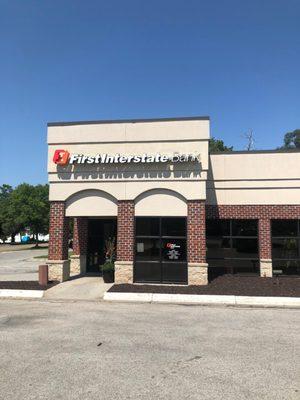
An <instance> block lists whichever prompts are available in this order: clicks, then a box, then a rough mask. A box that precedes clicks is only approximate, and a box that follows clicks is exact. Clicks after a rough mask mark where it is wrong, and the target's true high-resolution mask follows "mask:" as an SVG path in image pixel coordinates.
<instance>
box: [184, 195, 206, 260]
mask: <svg viewBox="0 0 300 400" xmlns="http://www.w3.org/2000/svg"><path fill="white" fill-rule="evenodd" d="M187 205H188V216H187V259H188V262H190V263H205V262H206V233H205V219H206V218H205V202H204V201H201V200H189V201H188V202H187Z"/></svg>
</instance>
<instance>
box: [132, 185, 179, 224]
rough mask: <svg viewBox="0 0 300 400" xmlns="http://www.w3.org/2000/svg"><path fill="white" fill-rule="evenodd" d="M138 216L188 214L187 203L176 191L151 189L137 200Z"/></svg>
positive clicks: (136, 211)
mask: <svg viewBox="0 0 300 400" xmlns="http://www.w3.org/2000/svg"><path fill="white" fill-rule="evenodd" d="M135 215H136V216H151V217H154V216H165V217H168V216H173V217H175V216H182V217H185V216H187V203H186V201H185V199H184V198H183V197H182V196H180V195H178V194H177V193H176V192H171V191H168V190H163V189H156V190H150V191H149V192H145V193H143V194H141V195H140V196H138V197H137V198H136V200H135Z"/></svg>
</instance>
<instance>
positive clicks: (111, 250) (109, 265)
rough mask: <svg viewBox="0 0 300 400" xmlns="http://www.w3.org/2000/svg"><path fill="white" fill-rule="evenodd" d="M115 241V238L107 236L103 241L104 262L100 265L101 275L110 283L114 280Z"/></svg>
mask: <svg viewBox="0 0 300 400" xmlns="http://www.w3.org/2000/svg"><path fill="white" fill-rule="evenodd" d="M115 242H116V240H115V238H109V239H108V240H106V241H105V246H104V250H105V263H104V264H103V265H102V277H103V280H104V282H105V283H112V282H114V281H115V255H116V245H115Z"/></svg>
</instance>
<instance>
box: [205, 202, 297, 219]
mask: <svg viewBox="0 0 300 400" xmlns="http://www.w3.org/2000/svg"><path fill="white" fill-rule="evenodd" d="M206 218H207V219H213V218H221V219H226V218H227V219H230V218H241V219H260V218H262V219H296V218H300V206H298V205H294V206H291V205H253V206H251V205H247V206H244V205H207V206H206Z"/></svg>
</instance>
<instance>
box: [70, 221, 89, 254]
mask: <svg viewBox="0 0 300 400" xmlns="http://www.w3.org/2000/svg"><path fill="white" fill-rule="evenodd" d="M87 244H88V219H87V218H86V217H77V218H74V228H73V254H75V255H85V254H86V253H87Z"/></svg>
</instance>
